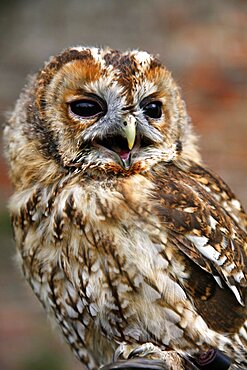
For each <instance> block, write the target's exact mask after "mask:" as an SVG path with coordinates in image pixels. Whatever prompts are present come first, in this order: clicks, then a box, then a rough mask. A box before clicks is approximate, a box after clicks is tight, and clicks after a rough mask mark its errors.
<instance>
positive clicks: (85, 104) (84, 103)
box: [70, 99, 106, 118]
mask: <svg viewBox="0 0 247 370" xmlns="http://www.w3.org/2000/svg"><path fill="white" fill-rule="evenodd" d="M70 109H71V112H72V113H74V114H76V115H77V116H79V117H82V118H91V117H94V116H97V115H99V114H101V115H103V114H105V113H106V109H105V107H103V106H101V104H99V103H98V102H97V101H95V100H89V99H83V100H77V101H73V102H71V103H70Z"/></svg>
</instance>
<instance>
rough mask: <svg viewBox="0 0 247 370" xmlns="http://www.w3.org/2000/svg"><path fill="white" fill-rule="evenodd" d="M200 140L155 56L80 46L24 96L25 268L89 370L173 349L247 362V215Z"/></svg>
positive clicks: (18, 127) (20, 215) (12, 155)
mask: <svg viewBox="0 0 247 370" xmlns="http://www.w3.org/2000/svg"><path fill="white" fill-rule="evenodd" d="M195 142H196V140H195V136H194V134H193V131H192V128H191V123H190V119H189V117H188V114H187V112H186V108H185V104H184V102H183V100H182V98H181V96H180V91H179V88H178V87H177V85H176V83H175V82H174V80H173V79H172V77H171V74H170V73H169V71H168V70H167V69H166V68H165V67H164V66H163V65H162V64H161V63H160V61H159V60H158V59H157V58H155V57H153V56H151V55H149V54H148V53H146V52H140V51H130V52H124V53H120V52H118V51H114V50H111V49H107V48H106V49H100V48H93V47H92V48H88V47H74V48H70V49H67V50H65V51H63V52H62V53H61V54H59V55H58V56H56V57H52V58H51V59H50V61H49V62H48V63H46V64H45V66H44V67H43V69H41V70H40V71H39V72H38V73H37V74H36V75H35V76H33V77H31V78H30V80H29V82H28V84H27V86H26V87H25V88H24V90H23V92H22V94H21V96H20V98H19V100H18V101H17V104H16V108H15V110H14V112H13V114H12V116H11V118H10V120H9V122H8V124H7V125H6V128H5V147H6V155H7V158H8V161H9V165H10V177H11V180H12V182H13V184H14V187H15V193H14V195H13V196H12V198H11V200H10V212H11V216H12V222H13V227H14V234H15V239H16V244H17V251H18V252H17V254H18V262H19V264H20V265H21V267H22V270H23V273H24V275H25V277H26V279H27V280H28V282H29V283H30V285H31V287H32V289H33V290H34V292H35V294H36V295H37V296H38V298H39V299H40V301H41V302H42V304H43V305H44V307H45V309H46V310H47V311H48V313H49V314H50V315H51V316H53V317H54V318H55V319H56V321H57V322H58V324H59V325H60V327H61V329H62V332H63V334H64V336H65V338H66V340H67V341H68V343H69V344H70V346H71V347H72V349H73V351H74V353H75V354H76V355H77V357H78V358H79V359H80V360H81V361H82V362H83V363H84V364H85V365H86V366H87V367H88V369H96V368H98V366H100V365H102V364H107V363H109V362H111V361H112V358H113V356H115V359H117V358H119V359H120V358H122V359H127V358H132V357H136V356H139V357H144V358H145V357H147V358H149V359H152V358H156V359H165V358H166V355H167V353H168V352H169V351H175V352H176V353H178V354H179V355H180V356H181V358H191V359H194V360H195V361H197V365H198V363H199V365H198V366H199V367H200V366H201V367H202V368H203V366H204V363H203V360H202V358H203V356H204V355H201V354H204V353H213V354H215V353H216V361H218V362H219V365H215V364H216V363H215V362H212V365H211V367H207V368H210V369H213V368H217V369H227V368H228V367H229V362H228V364H227V365H226V363H227V361H228V360H227V361H225V359H228V358H229V359H230V360H229V361H231V362H232V366H233V368H234V369H246V368H247V355H246V350H247V321H246V319H247V317H246V313H247V310H246V303H247V298H246V283H247V281H246V249H247V239H246V233H245V232H246V225H247V220H246V215H245V214H244V211H243V209H242V207H241V205H240V203H239V201H238V200H237V199H236V198H235V196H234V195H233V193H232V192H231V190H230V189H229V188H228V186H227V185H226V184H225V183H224V182H223V181H222V180H221V179H220V178H219V177H218V176H216V175H215V174H212V172H210V171H209V170H207V169H206V168H205V167H204V166H202V165H201V160H200V155H199V154H198V150H197V147H196V144H195ZM216 349H217V350H219V352H217V351H216ZM210 351H211V352H210ZM217 353H220V354H221V355H222V358H223V360H222V362H220V360H219V355H218V354H217ZM200 356H201V357H200ZM214 356H215V355H214ZM209 357H210V356H209ZM198 358H199V360H198ZM194 360H193V361H194ZM200 361H201V363H200ZM224 361H225V362H224ZM223 363H224V364H223ZM205 366H207V365H205ZM217 366H218V367H217ZM205 368H206V367H205Z"/></svg>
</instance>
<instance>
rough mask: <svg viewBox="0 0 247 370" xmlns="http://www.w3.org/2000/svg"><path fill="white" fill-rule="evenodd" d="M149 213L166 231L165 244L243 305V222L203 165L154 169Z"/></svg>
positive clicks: (218, 181) (229, 197) (221, 186)
mask: <svg viewBox="0 0 247 370" xmlns="http://www.w3.org/2000/svg"><path fill="white" fill-rule="evenodd" d="M154 177H155V178H154V179H153V181H155V184H156V191H155V194H154V195H153V197H154V198H155V200H156V202H154V204H155V206H154V208H155V209H154V210H153V211H154V212H155V213H156V214H158V216H159V219H160V221H161V223H162V224H164V225H165V227H166V229H167V230H168V241H169V243H170V244H172V245H173V246H175V247H176V248H178V249H179V250H181V251H182V252H183V253H184V254H185V255H186V256H187V257H189V259H190V260H192V261H194V262H195V263H196V264H197V265H199V266H200V267H201V268H202V269H204V270H205V271H207V272H209V273H210V274H212V275H213V277H214V278H215V280H216V281H217V283H218V284H219V285H220V286H221V287H223V286H225V285H227V286H228V287H229V288H230V289H231V290H232V292H233V293H234V295H235V297H236V299H237V301H238V302H239V303H240V304H241V305H244V296H243V290H244V288H245V287H246V285H247V278H246V262H247V256H246V249H247V237H246V232H245V230H246V224H247V218H246V214H245V213H244V211H243V208H242V207H241V205H240V203H239V201H238V200H236V198H235V197H234V195H233V193H232V192H231V190H230V189H229V188H228V186H227V185H226V184H225V183H224V182H223V181H222V180H221V179H220V178H219V177H218V176H215V175H213V174H212V173H210V172H209V171H207V170H205V169H204V168H203V167H201V166H199V165H197V164H195V163H191V167H190V168H189V169H188V170H187V171H184V170H182V169H179V168H177V167H175V166H174V165H170V166H166V167H165V166H162V165H161V164H160V165H159V166H158V167H157V168H156V169H155V170H154Z"/></svg>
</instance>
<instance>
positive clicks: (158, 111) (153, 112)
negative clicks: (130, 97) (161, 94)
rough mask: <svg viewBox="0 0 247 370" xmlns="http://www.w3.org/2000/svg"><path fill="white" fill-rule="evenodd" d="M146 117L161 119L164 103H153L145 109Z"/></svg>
mask: <svg viewBox="0 0 247 370" xmlns="http://www.w3.org/2000/svg"><path fill="white" fill-rule="evenodd" d="M143 112H144V114H145V116H148V117H150V118H160V117H161V116H162V103H161V102H160V101H153V102H151V103H148V104H147V105H145V106H144V107H143Z"/></svg>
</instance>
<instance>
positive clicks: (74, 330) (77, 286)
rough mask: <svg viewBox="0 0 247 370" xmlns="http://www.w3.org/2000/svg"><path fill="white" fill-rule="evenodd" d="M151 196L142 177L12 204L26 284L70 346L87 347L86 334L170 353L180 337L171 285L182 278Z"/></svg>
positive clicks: (68, 188) (177, 297)
mask: <svg viewBox="0 0 247 370" xmlns="http://www.w3.org/2000/svg"><path fill="white" fill-rule="evenodd" d="M152 188H153V185H152V183H151V182H150V181H149V179H147V178H144V177H143V176H141V175H137V176H135V177H133V178H127V179H125V180H123V181H121V182H119V181H117V180H115V181H113V182H111V185H110V186H109V179H106V180H105V181H101V183H100V186H99V183H98V182H97V183H95V181H94V180H90V181H88V180H87V181H85V180H83V181H82V180H81V181H79V179H78V178H77V179H76V180H75V179H74V180H70V181H69V182H66V181H62V182H61V183H60V184H57V185H56V186H53V187H52V188H50V189H42V190H41V189H38V187H37V186H36V187H34V188H32V189H30V190H29V191H25V192H21V193H17V194H16V195H15V196H14V198H13V199H12V206H13V208H14V207H15V208H16V212H14V213H13V215H14V216H13V218H14V225H15V233H16V239H17V242H18V244H19V247H20V250H19V252H20V255H21V259H22V260H23V262H22V263H23V268H24V271H25V274H26V277H27V278H28V280H29V281H30V283H31V285H32V287H33V289H34V291H35V293H36V294H37V295H38V297H39V299H41V301H42V302H43V303H44V305H45V306H46V308H47V310H48V311H54V313H55V316H56V318H57V320H58V321H59V323H60V325H61V326H62V329H63V331H64V334H65V335H66V337H67V338H69V339H68V340H69V341H70V342H71V344H72V346H73V343H75V342H76V340H77V342H78V338H77V337H78V336H79V340H80V341H81V343H84V342H87V343H88V342H90V340H89V336H90V334H91V332H90V328H92V327H93V328H94V329H93V330H94V332H97V331H99V332H101V333H102V334H103V335H104V336H105V337H106V338H108V339H109V340H113V339H115V340H117V341H124V342H130V343H132V342H136V341H138V342H140V343H144V342H146V341H148V340H150V339H151V338H156V342H157V343H159V344H160V345H169V344H171V342H173V341H177V340H178V339H179V338H181V337H182V336H183V328H182V327H181V325H180V321H181V317H180V314H179V312H180V311H181V309H182V310H184V309H185V302H186V295H185V292H184V291H183V289H182V288H181V287H180V285H179V284H178V282H179V279H181V280H183V279H184V278H186V276H187V274H186V273H185V271H184V264H183V259H182V257H181V256H179V255H177V256H174V253H172V249H171V248H169V243H167V233H166V230H165V229H164V228H162V229H161V225H160V222H159V220H158V218H157V217H156V216H155V215H152V213H151V209H149V206H148V204H149V197H150V194H151V192H152ZM133 189H135V191H134V192H133ZM137 204H138V207H137V206H136V205H137ZM147 217H148V219H149V225H148V227H147V225H146V224H145V223H146V220H147ZM20 225H22V228H20V227H19V226H20ZM165 246H166V248H164V247H165ZM30 266H31V268H30ZM186 306H187V307H186V309H188V310H189V309H192V308H191V305H190V304H189V303H188V302H187V303H186ZM94 336H95V335H94ZM101 342H102V340H101ZM94 344H95V340H94ZM75 352H76V353H77V355H78V356H79V357H80V349H75ZM101 353H102V351H101Z"/></svg>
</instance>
